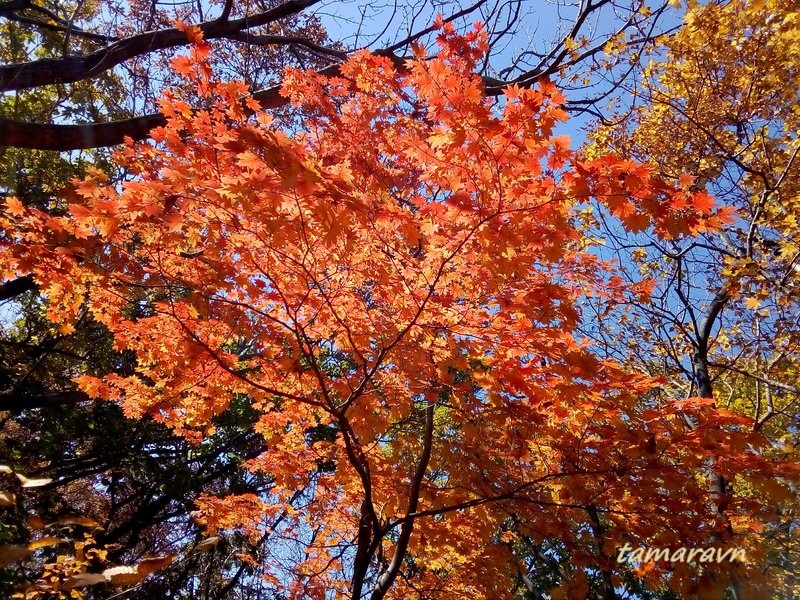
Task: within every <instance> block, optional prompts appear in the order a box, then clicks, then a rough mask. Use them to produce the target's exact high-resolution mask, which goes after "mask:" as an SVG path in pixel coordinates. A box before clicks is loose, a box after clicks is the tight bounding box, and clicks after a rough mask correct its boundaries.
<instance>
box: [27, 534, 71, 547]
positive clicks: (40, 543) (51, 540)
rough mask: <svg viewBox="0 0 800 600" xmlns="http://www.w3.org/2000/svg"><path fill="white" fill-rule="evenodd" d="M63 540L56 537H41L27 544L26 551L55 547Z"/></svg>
mask: <svg viewBox="0 0 800 600" xmlns="http://www.w3.org/2000/svg"><path fill="white" fill-rule="evenodd" d="M64 541H65V540H63V539H61V538H57V537H52V536H50V537H43V538H41V539H39V540H35V541H33V542H31V543H30V544H28V550H38V549H39V548H47V547H49V546H56V545H58V544H61V543H62V542H64Z"/></svg>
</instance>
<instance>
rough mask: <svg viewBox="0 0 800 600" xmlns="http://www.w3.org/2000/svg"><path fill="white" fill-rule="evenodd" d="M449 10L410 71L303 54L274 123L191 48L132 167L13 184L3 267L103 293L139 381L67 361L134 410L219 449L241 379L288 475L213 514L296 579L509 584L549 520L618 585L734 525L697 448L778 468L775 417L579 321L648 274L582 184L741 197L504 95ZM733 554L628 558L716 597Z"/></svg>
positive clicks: (635, 209) (757, 469) (748, 517)
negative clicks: (667, 377) (125, 178)
mask: <svg viewBox="0 0 800 600" xmlns="http://www.w3.org/2000/svg"><path fill="white" fill-rule="evenodd" d="M442 27H443V30H442V34H441V36H440V39H439V44H440V50H439V52H438V54H437V55H435V56H426V55H425V53H424V52H423V51H422V50H421V49H417V51H416V56H415V60H414V61H413V62H411V63H410V64H409V66H408V68H407V69H406V70H404V71H403V72H398V70H397V68H396V67H395V66H394V65H393V64H392V63H391V62H390V61H389V60H388V59H385V58H382V57H380V56H375V55H371V54H369V53H366V52H361V53H357V54H356V55H355V56H354V57H353V58H351V59H350V60H348V61H347V63H346V64H345V65H344V66H343V67H342V69H341V71H342V75H343V76H342V77H341V78H332V79H328V78H325V77H323V76H321V75H319V74H315V73H308V72H301V71H291V72H289V73H287V76H286V77H285V83H284V87H283V93H284V94H286V95H287V96H288V97H289V99H290V101H291V103H292V106H293V107H294V108H295V114H296V115H297V119H296V121H295V122H292V123H288V124H287V123H282V124H280V126H279V125H278V124H276V123H273V122H272V120H271V118H270V117H269V116H268V115H267V114H266V113H264V112H262V111H260V109H259V106H258V104H257V103H255V102H253V101H252V100H251V99H249V98H248V93H247V89H246V87H245V86H244V85H243V84H242V83H239V82H219V81H216V80H215V79H213V74H212V73H211V70H210V68H209V67H208V63H207V62H206V59H207V53H208V47H207V46H206V45H205V44H204V42H202V41H201V40H195V41H197V44H196V45H195V47H194V48H193V50H192V54H191V56H188V57H185V58H182V59H180V60H178V61H177V62H176V68H177V69H178V70H179V71H180V72H181V73H182V74H183V75H185V76H186V77H187V78H189V79H190V80H191V81H193V82H194V83H195V85H196V87H197V90H198V91H199V93H200V94H201V95H202V97H203V99H204V101H205V102H206V104H207V108H205V109H203V110H196V109H193V108H190V107H189V105H188V104H186V103H185V102H183V101H182V100H181V99H180V98H179V97H176V96H175V95H167V96H166V97H165V98H164V100H163V101H162V104H161V110H162V112H163V113H164V114H165V115H166V116H167V119H168V124H167V126H166V127H164V128H162V129H160V130H158V131H157V132H156V133H155V135H154V136H153V137H154V140H155V142H154V143H152V144H150V143H137V144H129V145H128V146H127V147H126V148H125V149H124V150H123V151H122V152H121V154H120V157H119V159H120V161H121V163H122V164H123V165H124V166H125V167H126V168H127V169H128V170H129V171H130V172H131V173H133V174H134V175H135V177H134V178H133V179H132V180H131V181H129V182H127V183H125V184H123V185H121V186H115V185H110V184H108V183H106V181H104V179H103V177H102V175H101V174H99V173H97V174H96V175H95V176H93V177H90V178H88V179H86V180H84V181H82V182H80V183H79V184H78V185H77V188H76V193H75V198H74V199H73V202H72V203H71V204H70V205H69V210H68V214H66V215H64V216H50V215H46V214H45V213H42V212H39V211H37V210H34V209H29V208H25V207H23V206H22V205H21V204H20V203H19V202H18V201H16V200H14V199H10V200H8V201H7V202H6V205H5V211H4V213H3V215H2V217H0V223H1V224H2V228H3V231H4V236H3V238H2V241H3V243H2V246H0V256H1V257H2V265H3V269H4V271H3V272H2V275H3V277H4V278H8V279H10V278H13V277H16V276H20V275H26V274H31V273H32V274H33V275H34V277H35V279H36V281H37V282H38V284H39V286H40V288H41V289H42V290H43V292H44V293H45V294H46V295H47V297H48V310H49V316H50V318H51V319H53V320H54V321H56V322H57V323H59V324H61V326H62V328H63V330H64V331H65V332H68V331H69V330H70V327H71V321H72V319H73V318H74V316H75V315H76V313H77V312H78V310H79V309H80V308H81V307H83V306H88V309H89V310H90V311H91V314H92V316H93V318H94V319H96V320H97V321H99V322H100V323H103V324H104V325H105V326H107V327H108V328H109V330H110V331H111V332H113V335H114V339H115V344H116V347H117V349H119V350H127V351H131V352H134V353H135V355H136V359H137V367H136V373H135V374H133V375H130V376H121V375H107V376H103V374H98V376H96V377H95V376H88V375H84V376H81V377H80V378H79V380H78V383H79V385H80V387H81V389H83V390H84V391H86V392H87V393H89V394H90V395H91V396H92V397H95V398H99V399H103V400H111V401H116V402H119V403H121V405H122V406H123V407H124V410H125V413H126V414H127V415H128V416H130V417H134V418H138V417H142V416H145V415H147V416H150V417H153V418H155V419H157V420H159V421H163V422H164V423H166V424H168V425H169V426H170V427H172V428H174V429H175V430H177V431H179V432H180V433H181V434H183V435H185V436H186V437H188V438H190V439H191V440H194V441H196V442H197V443H202V441H203V439H204V436H205V435H208V434H209V433H210V431H211V429H212V428H213V419H214V417H215V416H216V415H219V414H220V413H221V412H223V411H225V410H226V408H227V407H228V406H229V403H230V402H231V400H232V399H233V398H235V397H244V398H247V399H249V401H250V402H251V403H252V406H253V407H254V408H255V409H256V410H257V411H258V413H259V415H260V416H259V419H258V423H257V426H256V427H257V430H258V432H259V433H260V434H261V435H262V436H263V438H264V449H263V453H262V454H261V455H260V456H259V457H258V458H256V459H254V460H252V461H250V462H249V468H250V469H251V470H252V471H254V472H264V473H268V474H270V475H271V476H272V477H273V478H274V487H273V490H272V492H271V494H269V495H268V496H265V497H259V496H255V495H243V496H235V495H227V496H223V497H211V496H208V497H205V498H203V499H202V501H201V502H200V503H199V506H198V509H199V513H198V518H199V519H200V520H201V522H202V523H203V524H204V526H205V527H206V528H207V529H208V530H209V532H210V533H214V532H217V531H218V530H220V529H222V530H225V529H240V530H241V531H243V532H244V533H246V534H247V535H249V536H251V537H252V538H253V539H258V538H259V537H261V536H262V535H264V534H267V533H269V534H270V535H272V536H273V538H272V539H273V540H274V542H273V543H274V548H275V549H274V552H273V560H271V561H269V562H268V563H267V564H264V565H262V567H263V569H264V572H265V577H266V578H267V579H268V580H269V581H271V582H272V584H273V585H274V586H275V588H276V590H282V591H284V593H287V594H288V595H289V596H291V597H297V598H300V597H312V598H323V597H327V596H326V593H331V590H333V591H335V592H340V593H341V594H342V596H343V597H354V598H361V597H365V596H366V597H371V598H375V599H377V598H383V597H387V598H389V597H391V598H411V597H418V596H419V597H435V598H454V599H455V598H459V599H460V598H505V597H509V595H510V593H511V590H512V588H513V582H514V581H515V580H516V578H517V577H518V576H519V560H520V559H519V554H520V548H522V547H523V546H524V545H525V544H529V543H533V544H535V543H538V542H541V541H542V540H544V539H557V540H560V542H561V543H562V544H563V548H564V552H565V553H566V554H567V555H568V556H569V557H570V564H571V565H572V567H573V568H574V573H573V574H572V575H571V576H570V577H569V578H568V579H567V583H565V584H564V586H562V587H561V588H560V589H558V590H554V592H553V593H554V597H568V598H584V597H586V594H587V583H586V581H585V578H584V574H585V570H584V569H585V568H593V569H594V568H596V569H599V570H600V571H601V572H602V573H603V574H604V577H605V578H607V583H608V584H609V585H612V586H613V585H615V582H617V581H618V579H617V578H618V577H619V576H620V574H619V572H618V570H617V569H618V568H619V565H618V564H617V563H616V560H615V558H616V554H615V552H616V548H617V547H619V546H621V545H622V544H624V543H625V542H630V543H631V544H632V545H633V546H640V545H649V546H659V547H668V546H669V547H679V546H699V547H703V546H710V545H717V546H724V545H726V544H735V545H738V546H747V539H748V536H749V535H753V534H754V533H757V531H758V516H759V514H761V512H763V511H765V510H766V508H765V507H766V506H767V505H768V504H769V492H768V491H767V492H765V494H764V505H761V504H756V503H754V501H753V500H751V499H750V500H747V502H745V501H744V500H740V499H737V498H735V497H734V498H719V497H715V496H714V495H713V493H712V492H711V491H709V487H708V484H707V481H706V478H707V475H708V473H707V468H708V465H709V464H710V461H713V465H714V469H715V472H716V473H719V474H721V475H723V476H725V477H726V478H729V479H731V480H733V479H736V478H739V479H742V478H745V479H747V478H751V479H753V480H754V481H755V480H757V479H758V478H759V477H762V478H763V477H765V478H767V479H770V478H773V476H774V475H773V474H774V473H775V472H776V469H778V465H775V464H772V463H768V462H767V461H766V460H765V459H763V458H761V456H760V453H759V449H760V448H762V445H763V440H761V439H760V438H759V437H758V436H757V435H755V434H752V433H748V432H747V429H746V427H744V425H745V423H746V421H745V420H744V419H743V418H742V417H740V416H738V415H737V414H735V413H733V412H730V411H726V410H723V409H720V408H718V407H716V406H715V405H714V403H713V400H710V399H697V398H689V399H688V400H681V401H677V400H674V399H670V398H666V397H664V396H662V395H659V394H658V393H657V388H658V385H659V381H658V380H656V379H654V378H651V377H646V376H644V375H641V374H639V373H635V372H631V370H630V369H628V368H627V367H626V365H622V364H616V363H614V362H612V361H610V360H601V359H599V358H598V357H597V356H596V355H595V354H594V353H593V351H592V347H591V346H590V345H589V344H588V342H587V341H586V340H584V339H582V338H580V336H579V335H577V333H576V329H577V326H578V324H579V323H580V321H581V318H582V310H581V309H582V306H583V305H584V303H585V302H586V301H588V300H589V299H591V301H593V302H597V301H599V302H607V303H609V304H613V303H615V302H617V301H619V300H621V299H622V298H623V297H625V295H626V294H627V293H629V292H631V291H633V292H634V293H636V294H638V295H639V296H640V297H641V298H643V299H646V298H647V296H648V290H649V286H648V284H647V282H645V283H643V284H639V285H638V286H637V287H636V289H633V290H631V289H629V287H627V286H626V285H624V284H623V282H622V280H621V279H620V278H619V277H615V276H614V265H613V264H610V263H605V262H603V261H601V260H599V259H598V258H597V257H596V256H594V255H593V254H592V253H591V252H590V251H589V249H588V244H587V241H586V238H585V233H584V232H583V231H582V229H581V221H580V219H579V218H578V214H579V212H580V210H582V209H583V208H584V207H585V206H586V203H587V202H588V200H590V199H596V200H598V201H600V202H602V203H603V204H604V205H605V206H606V207H607V208H608V210H609V211H610V212H611V213H612V214H613V215H614V216H615V217H617V218H618V221H619V226H620V227H622V228H625V229H627V230H630V231H639V230H643V229H648V230H650V231H652V232H654V233H655V234H657V235H658V236H660V237H662V238H675V237H680V236H684V235H692V234H695V233H697V232H701V231H705V230H708V229H713V228H715V227H718V226H720V225H721V224H722V223H724V222H725V221H726V219H727V218H728V215H727V213H726V212H725V211H715V210H714V208H713V206H714V205H713V202H712V201H711V199H710V197H709V196H708V195H707V194H705V193H704V192H702V191H691V190H689V189H688V187H686V186H688V184H689V183H690V179H689V178H686V177H681V178H677V179H676V180H675V181H672V182H671V181H666V180H663V179H659V178H658V177H656V176H655V174H654V168H653V167H650V166H647V165H643V164H638V163H635V162H632V161H626V160H622V159H619V158H614V157H611V156H601V157H598V158H595V159H593V160H589V161H579V160H577V159H576V158H575V156H574V155H573V153H572V152H571V151H570V149H569V141H568V140H567V139H566V138H564V137H558V136H554V135H553V129H554V127H555V126H556V124H557V123H558V122H561V121H564V120H565V119H566V115H565V113H564V112H563V111H562V109H561V108H560V104H561V103H562V102H563V98H562V97H561V94H560V93H559V91H558V90H557V89H556V87H555V86H554V85H553V84H551V83H549V82H548V81H542V82H540V83H539V85H538V86H537V87H536V88H534V89H520V88H513V87H512V88H509V89H508V90H507V92H506V95H505V97H504V98H502V99H501V100H499V101H493V100H488V99H487V98H486V97H485V95H484V93H483V89H482V84H481V80H480V78H479V77H478V76H476V75H474V74H473V71H474V69H475V66H476V62H477V61H478V60H479V59H480V57H481V53H482V51H483V50H484V48H485V36H484V34H483V33H482V32H481V30H480V29H476V30H475V31H474V32H472V33H471V34H468V35H467V36H465V37H459V36H456V35H455V34H454V33H453V32H452V30H450V29H449V28H448V26H447V25H443V26H442ZM781 468H782V469H783V471H782V472H783V474H784V476H792V475H793V472H792V471H788V470H786V466H781ZM777 487H780V485H778V486H777ZM776 493H777V492H776ZM298 497H299V498H301V501H300V502H299V503H298V502H297V499H298ZM720 507H721V508H722V510H721V511H718V510H717V509H718V508H720ZM278 515H282V516H283V517H284V518H282V519H281V520H280V523H281V524H280V525H279V526H277V527H274V529H273V530H270V531H266V525H265V524H266V523H274V521H275V517H276V516H278ZM731 527H732V529H731ZM732 534H733V535H735V536H736V538H735V541H734V538H733V537H732ZM668 567H670V568H672V567H674V569H673V570H672V571H671V572H669V573H668V572H667V571H666V569H667V568H668ZM746 568H747V565H744V566H739V567H730V566H728V567H726V568H719V569H717V570H715V571H714V572H713V573H710V572H709V571H708V570H704V569H702V568H701V567H698V566H697V565H688V564H678V565H666V564H649V565H643V566H642V567H641V569H640V573H639V575H640V576H642V577H643V578H644V579H645V581H648V582H650V583H652V584H653V585H654V586H657V585H659V582H660V581H662V578H663V577H666V578H667V580H668V581H669V585H670V586H672V587H673V588H674V589H686V590H694V591H695V592H698V590H699V593H701V594H706V595H703V596H702V597H704V598H711V597H714V594H721V590H723V589H724V588H725V587H726V586H727V585H728V584H729V583H730V581H731V578H732V577H734V578H737V579H738V580H740V581H744V569H746ZM736 569H740V571H737V570H736ZM753 581H754V585H757V583H758V581H757V580H753Z"/></svg>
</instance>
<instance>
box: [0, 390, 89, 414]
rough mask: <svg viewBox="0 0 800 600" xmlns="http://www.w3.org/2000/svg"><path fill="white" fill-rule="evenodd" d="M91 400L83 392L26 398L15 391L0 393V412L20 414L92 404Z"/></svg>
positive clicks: (56, 393) (55, 393)
mask: <svg viewBox="0 0 800 600" xmlns="http://www.w3.org/2000/svg"><path fill="white" fill-rule="evenodd" d="M90 401H91V398H89V396H87V395H86V394H85V393H83V392H79V391H64V392H50V393H46V394H37V395H33V396H26V395H24V394H20V393H19V392H16V391H14V390H10V391H9V390H7V391H3V392H0V411H11V412H20V411H23V410H32V409H34V408H49V407H51V406H63V405H65V404H80V403H81V402H90Z"/></svg>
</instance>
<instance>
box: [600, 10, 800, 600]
mask: <svg viewBox="0 0 800 600" xmlns="http://www.w3.org/2000/svg"><path fill="white" fill-rule="evenodd" d="M798 11H800V3H798V2H797V1H796V0H792V1H789V2H779V1H774V0H764V1H755V0H733V1H731V2H725V3H719V2H712V3H709V4H702V5H701V4H699V3H696V2H694V1H692V2H690V3H689V5H688V7H687V10H686V14H685V17H684V22H683V25H682V27H681V28H680V29H679V30H678V31H677V33H676V34H675V35H673V36H672V37H670V38H667V39H664V40H662V43H661V45H660V46H657V47H655V48H654V52H653V54H651V56H657V57H658V58H657V59H654V60H651V61H650V63H649V64H648V65H647V67H646V69H645V77H644V78H643V80H642V83H641V85H640V86H639V87H638V88H637V89H635V90H632V92H633V98H634V101H633V103H632V104H633V106H632V108H631V107H628V108H627V109H626V110H625V111H624V112H623V111H620V113H619V114H617V115H615V117H614V118H613V119H609V120H607V121H605V122H604V123H602V124H600V125H598V126H597V127H596V128H595V129H594V130H593V132H592V135H591V143H590V144H589V145H588V146H587V147H586V148H585V152H586V153H587V155H589V156H591V155H592V154H593V153H597V152H605V151H607V150H609V149H613V150H614V151H616V152H617V153H619V154H620V155H622V156H623V157H626V158H636V159H638V160H642V161H645V162H648V163H650V164H652V165H654V166H655V167H656V168H657V169H658V170H659V171H660V172H661V173H662V174H664V175H669V176H675V177H679V176H681V175H682V174H685V173H692V174H693V175H695V176H696V178H695V177H690V176H688V175H685V176H684V179H683V182H684V183H685V185H687V186H689V187H693V188H698V187H705V188H707V189H709V190H710V191H711V192H712V193H713V195H714V196H716V198H717V199H718V201H721V202H722V203H723V204H725V205H727V206H729V207H731V208H733V209H735V210H736V214H737V218H736V220H735V221H734V222H732V223H731V224H730V225H729V226H728V227H727V228H726V229H725V230H723V231H719V232H715V233H712V234H707V235H705V236H703V238H702V239H696V240H693V241H691V242H688V243H687V242H682V243H676V244H670V243H667V244H664V243H660V242H659V241H657V240H654V239H651V238H645V237H642V238H639V239H637V240H631V239H630V238H626V239H625V240H622V239H620V238H619V236H617V235H615V234H614V232H613V231H612V230H610V229H609V228H605V234H606V235H605V236H604V237H605V240H606V242H607V243H608V244H609V245H610V246H612V247H614V249H615V251H617V252H620V253H621V254H620V256H621V257H622V262H623V264H627V265H629V266H630V268H629V269H628V271H629V272H628V274H627V276H628V277H630V278H631V279H637V278H642V277H644V278H646V279H650V278H655V279H657V280H658V281H659V282H660V283H659V284H658V285H656V286H655V289H654V298H655V299H656V302H655V303H654V304H652V305H650V306H647V307H646V308H643V307H641V306H635V305H633V304H632V305H631V306H630V307H629V311H628V314H626V315H623V318H624V319H626V320H627V321H624V322H626V323H630V328H629V329H628V331H634V332H635V336H631V339H630V340H629V345H628V346H627V348H628V354H629V356H632V357H636V356H640V357H645V356H646V357H647V359H648V360H649V368H651V369H653V370H656V371H659V372H660V373H666V374H667V375H669V376H670V377H671V381H672V382H673V384H674V391H675V392H676V393H686V394H689V395H692V394H695V393H699V394H700V395H702V396H709V397H711V396H712V395H713V396H714V397H715V398H716V401H717V403H718V404H724V405H726V406H730V407H733V408H735V409H737V410H739V411H741V412H743V413H744V414H746V415H747V416H748V417H749V419H750V422H751V427H752V428H753V429H754V430H760V431H763V432H765V433H767V434H768V435H769V436H770V438H771V439H772V440H773V441H774V451H775V452H776V453H780V454H784V455H785V454H792V453H794V452H795V448H796V446H797V442H796V438H795V437H793V435H792V433H793V432H796V431H797V423H798V420H797V419H798V410H797V409H798V405H797V401H798V396H799V395H800V386H798V385H797V374H798V367H799V366H800V353H798V349H799V348H800V323H798V317H797V315H798V314H800V306H799V305H798V304H799V302H798V300H799V299H800V297H799V296H798V290H800V287H798V286H800V225H799V224H798V214H800V191H799V190H800V157H798V151H800V140H798V135H799V134H800V106H799V105H798V89H799V88H800V13H799V12H798ZM596 223H597V224H598V225H602V221H601V220H599V219H598V220H597V221H596ZM618 334H619V331H615V332H611V331H608V330H607V331H604V332H602V333H598V334H597V335H598V336H599V337H606V338H607V337H608V336H611V335H618ZM617 349H619V346H617ZM654 350H655V351H656V352H657V353H659V354H660V356H661V357H662V360H661V361H660V363H659V364H655V362H656V361H653V360H652V357H653V351H654ZM640 364H641V363H640ZM722 483H723V486H722V488H721V489H719V490H718V491H719V493H720V494H721V498H722V501H721V505H723V504H724V503H725V502H727V501H728V499H727V498H728V496H730V494H731V493H734V494H742V495H754V494H758V493H761V491H762V490H757V489H753V488H751V487H748V486H742V485H737V483H736V482H735V481H734V482H732V484H731V482H728V485H724V482H722ZM796 500H797V498H796V495H794V496H793V495H787V496H786V497H785V498H784V501H785V506H783V507H782V512H783V519H781V520H780V521H779V522H776V523H775V524H774V526H773V529H772V530H770V531H768V532H766V533H764V535H763V536H762V542H763V543H764V544H765V545H766V546H768V547H769V548H770V549H771V551H772V558H773V568H775V569H776V570H778V571H780V572H782V573H788V572H789V571H791V570H792V568H793V567H792V565H794V564H796V563H797V554H796V552H797V547H796V542H793V541H792V540H793V538H792V537H791V536H789V535H788V533H789V531H790V530H792V528H793V527H796V524H795V522H794V505H795V504H796ZM732 528H733V529H734V530H735V529H736V524H735V523H732ZM783 567H786V568H788V570H785V569H784V568H783ZM784 584H785V585H784V586H783V589H784V590H785V592H783V593H785V594H787V596H786V597H795V595H796V592H797V590H798V587H797V585H798V582H797V579H796V578H794V579H787V580H786V581H785V582H784ZM776 593H778V592H776Z"/></svg>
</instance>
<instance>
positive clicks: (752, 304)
mask: <svg viewBox="0 0 800 600" xmlns="http://www.w3.org/2000/svg"><path fill="white" fill-rule="evenodd" d="M744 305H745V306H746V307H747V308H749V309H750V310H757V309H758V307H759V306H761V303H760V302H759V301H758V300H757V299H756V298H752V297H750V298H748V299H747V300H745V301H744Z"/></svg>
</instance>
